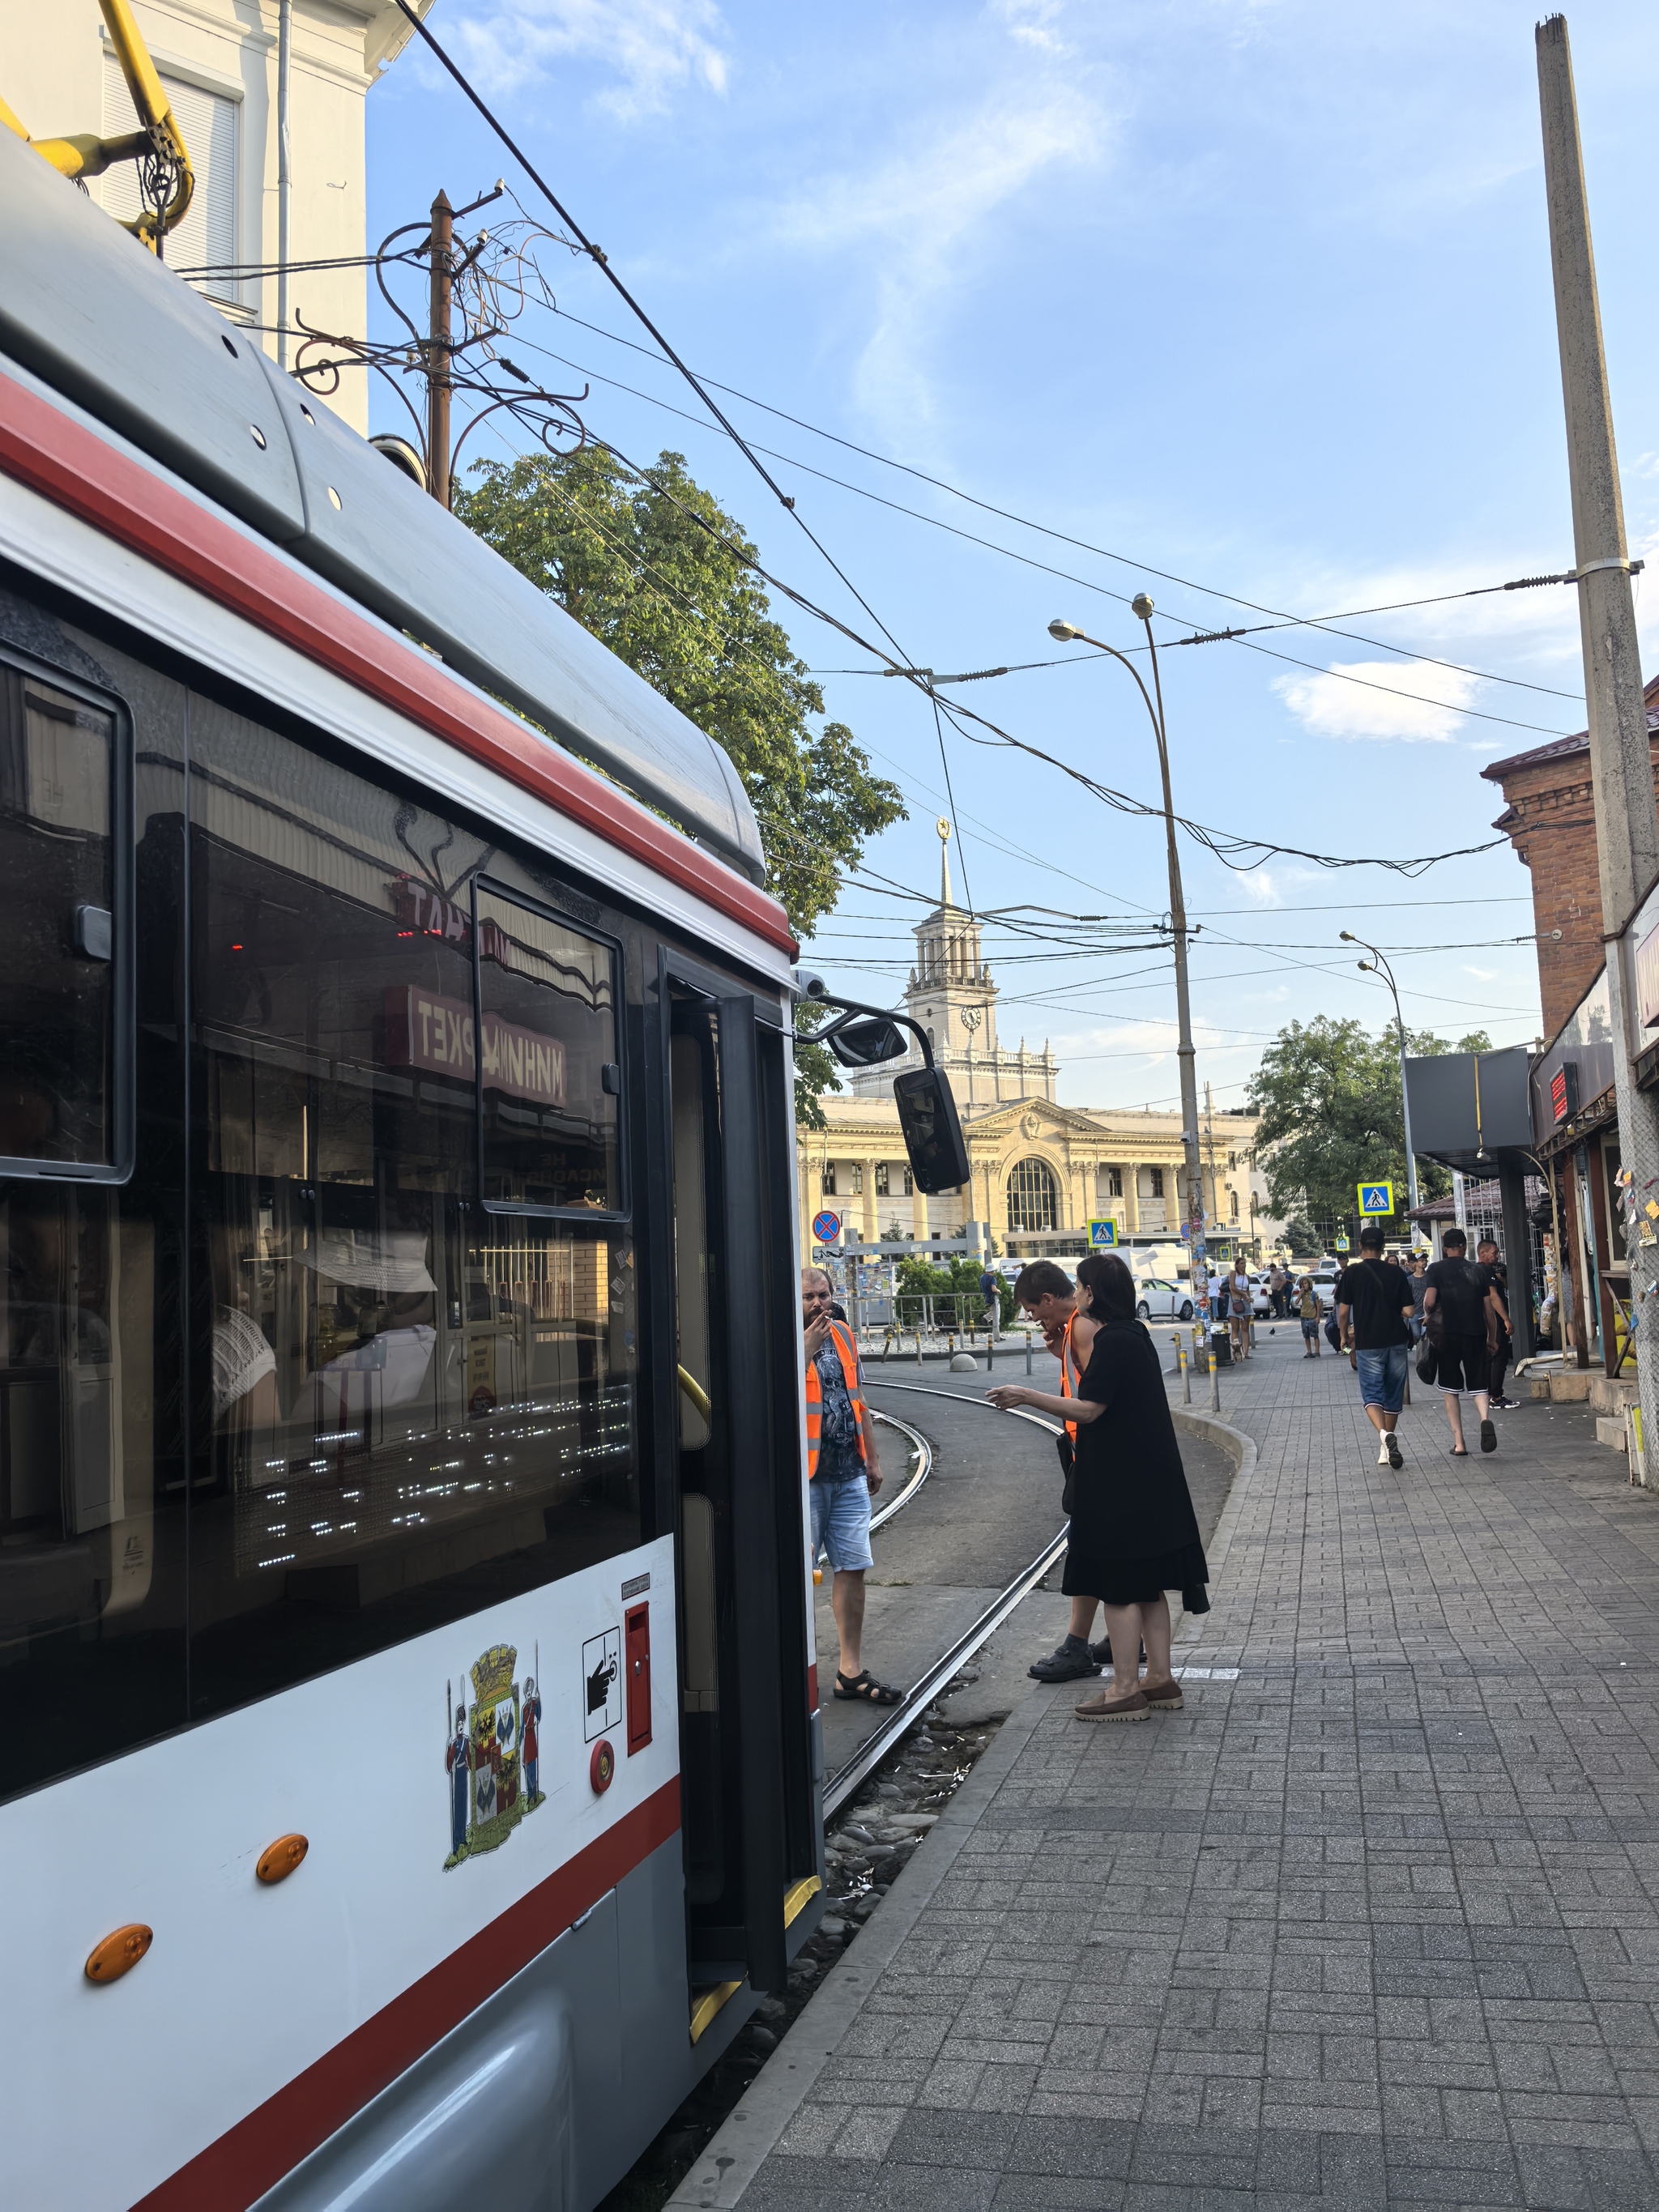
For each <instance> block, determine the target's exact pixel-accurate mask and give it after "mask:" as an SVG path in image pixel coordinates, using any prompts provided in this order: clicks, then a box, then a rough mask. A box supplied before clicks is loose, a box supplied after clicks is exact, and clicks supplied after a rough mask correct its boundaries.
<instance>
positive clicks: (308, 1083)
mask: <svg viewBox="0 0 1659 2212" xmlns="http://www.w3.org/2000/svg"><path fill="white" fill-rule="evenodd" d="M191 732H192V743H191V793H192V798H191V886H192V892H191V896H192V915H193V920H194V931H195V939H194V957H193V975H194V978H195V988H196V993H197V1022H196V1031H195V1035H196V1053H197V1067H198V1073H197V1083H196V1092H195V1095H196V1096H197V1097H201V1098H202V1099H203V1100H204V1102H205V1115H206V1124H207V1126H206V1130H205V1133H204V1181H203V1196H202V1200H201V1212H202V1217H203V1218H202V1221H201V1225H200V1228H199V1230H198V1235H197V1247H196V1250H197V1264H198V1265H199V1266H201V1267H203V1268H204V1270H205V1273H206V1274H207V1277H208V1279H209V1281H210V1285H211V1290H210V1306H211V1313H212V1341H211V1357H210V1358H203V1357H198V1360H197V1370H198V1373H199V1374H200V1376H201V1382H200V1385H199V1388H198V1393H197V1402H196V1406H195V1409H194V1420H195V1426H196V1431H197V1436H198V1437H199V1439H200V1443H199V1447H198V1449H197V1455H196V1463H195V1467H194V1469H193V1475H192V1492H191V1629H192V1660H191V1686H192V1692H193V1697H194V1700H195V1705H196V1710H197V1711H214V1710H217V1709H220V1708H221V1707H222V1706H224V1705H230V1704H234V1703H236V1702H239V1701H240V1699H244V1698H246V1697H249V1696H254V1695H258V1694H260V1693H261V1692H264V1691H266V1690H270V1689H274V1688H278V1687H280V1686H282V1685H283V1683H285V1682H288V1681H293V1680H299V1679H301V1678H302V1677H304V1676H307V1675H311V1674H317V1673H319V1672H321V1671H323V1670H324V1669H325V1668H329V1667H331V1666H335V1665H338V1664H342V1663H343V1662H346V1661H348V1660H349V1659H351V1658H353V1657H356V1656H359V1655H361V1654H362V1653H363V1652H366V1651H369V1650H375V1649H378V1648H380V1647H382V1646H384V1645H386V1644H390V1643H393V1642H395V1641H398V1639H400V1638H404V1637H407V1636H410V1635H414V1634H416V1633H419V1632H422V1631H424V1630H427V1629H428V1628H431V1627H433V1626H437V1625H439V1624H440V1623H441V1622H442V1621H444V1620H450V1619H453V1618H456V1617H458V1616H459V1615H461V1614H465V1613H472V1612H476V1611H477V1610H478V1609H480V1608H481V1607H484V1606H487V1605H489V1604H491V1603H493V1602H495V1601H497V1600H498V1599H501V1598H503V1597H507V1596H511V1595H513V1594H514V1593H515V1592H516V1591H519V1590H521V1589H529V1588H532V1587H534V1586H536V1585H538V1584H540V1583H546V1582H550V1581H551V1580H553V1579H555V1578H556V1577H558V1576H560V1575H562V1574H566V1573H568V1572H570V1571H573V1570H574V1569H575V1568H578V1567H580V1566H585V1565H588V1564H590V1563H591V1562H592V1561H594V1560H597V1559H604V1558H607V1557H609V1556H611V1555H612V1554H613V1553H617V1552H620V1551H623V1550H625V1549H628V1548H630V1547H633V1546H634V1545H635V1544H637V1543H638V1541H639V1530H640V1515H639V1506H638V1496H637V1481H636V1464H635V1371H634V1370H635V1296H634V1255H633V1247H632V1243H631V1241H630V1237H629V1232H628V1231H627V1230H626V1229H625V1227H624V1226H623V1225H619V1224H617V1223H615V1222H608V1221H603V1220H599V1219H584V1218H580V1217H578V1218H572V1217H570V1216H569V1215H566V1216H564V1217H563V1218H557V1219H553V1218H547V1217H546V1216H544V1215H536V1214H527V1213H526V1214H520V1213H496V1212H491V1211H489V1210H486V1209H485V1208H483V1207H482V1206H479V1205H478V1203H477V1194H478V1183H477V1175H478V1161H479V1143H478V1133H479V1115H478V1083H477V1067H476V1065H475V1060H474V1054H473V1052H472V1046H473V1027H474V1021H473V1006H474V987H475V969H474V952H475V945H474V939H475V921H480V922H483V923H485V924H487V925H488V935H487V936H486V934H485V932H484V931H483V930H479V931H478V932H477V935H479V936H481V937H484V938H485V950H486V951H488V950H489V946H490V945H491V944H493V943H495V942H497V939H496V936H495V933H497V932H499V933H501V934H500V939H499V942H500V944H501V946H502V947H503V948H504V949H510V953H511V957H512V958H513V960H514V961H515V962H516V963H520V964H519V965H517V966H515V967H514V968H513V969H512V970H511V975H512V979H513V986H514V990H515V992H516V993H517V995H515V996H507V995H505V994H502V993H501V992H499V991H491V990H490V989H489V987H488V986H487V985H486V986H484V990H485V1004H486V1007H487V1008H488V1009H489V1012H492V1013H494V1014H495V1015H496V1017H497V1018H498V1019H499V1020H500V1021H501V1022H502V1023H505V1022H512V1023H515V1024H518V1025H519V1027H520V1029H521V1030H524V1031H526V1032H529V1031H532V1030H533V1031H536V1032H538V1033H539V1034H540V1035H542V1036H544V1038H551V1039H555V1040H558V1041H560V1042H562V1043H563V1044H564V1046H565V1053H564V1055H563V1066H564V1075H565V1084H564V1091H563V1103H562V1104H556V1103H554V1102H553V1101H552V1100H551V1099H550V1098H548V1097H542V1096H538V1097H537V1098H536V1099H535V1100H534V1101H533V1102H526V1103H533V1105H534V1108H535V1110H536V1113H537V1115H538V1116H539V1115H540V1114H541V1113H542V1110H543V1109H544V1108H545V1109H546V1111H547V1113H548V1115H550V1117H552V1118H551V1119H550V1121H542V1120H540V1119H538V1120H537V1121H536V1122H535V1124H534V1130H533V1136H532V1130H531V1128H530V1127H528V1126H527V1125H525V1124H521V1123H513V1124H511V1125H510V1126H511V1127H512V1130H513V1134H512V1136H511V1139H510V1145H509V1146H508V1149H507V1162H508V1164H506V1165H503V1164H499V1162H500V1155H499V1154H497V1155H493V1156H492V1155H489V1154H488V1153H487V1154H486V1157H487V1158H489V1157H495V1158H497V1160H498V1167H497V1174H498V1176H500V1177H501V1178H502V1179H503V1180H505V1179H506V1178H507V1176H508V1174H509V1172H510V1174H511V1176H512V1177H513V1178H514V1180H513V1183H512V1194H513V1196H514V1197H515V1198H521V1197H523V1196H524V1195H526V1194H534V1195H537V1196H539V1195H541V1194H544V1193H545V1192H547V1191H549V1190H551V1189H556V1190H558V1191H559V1192H560V1193H561V1194H564V1193H567V1192H568V1190H569V1189H570V1188H572V1183H571V1181H570V1180H569V1178H570V1177H572V1176H579V1182H578V1184H577V1186H576V1187H577V1188H579V1190H580V1192H581V1193H584V1194H585V1193H587V1192H590V1191H591V1192H593V1193H595V1194H599V1195H601V1196H604V1197H608V1196H610V1194H611V1193H612V1192H613V1190H614V1186H615V1173H616V1170H615V1157H616V1123H615V1117H614V1109H615V1104H616V1101H615V1098H614V1097H613V1096H611V1094H610V1093H607V1092H605V1091H602V1090H601V1089H600V1084H601V1076H600V1068H601V1066H602V1065H603V1064H604V1063H605V1062H606V1061H607V1060H614V1057H615V1049H614V1043H611V1042H606V1041H607V1040H610V1039H611V1038H613V1036H614V1030H613V1027H612V1022H613V1016H612V1014H611V1003H610V994H611V988H612V975H611V954H610V951H609V950H608V948H604V947H596V946H594V945H592V941H591V940H588V939H579V938H576V937H575V936H574V935H573V934H572V933H569V932H568V931H566V932H563V933H562V934H556V933H555V932H554V930H553V927H552V925H550V924H549V923H546V922H544V921H543V920H542V919H541V918H540V917H539V916H538V915H534V914H532V913H530V912H529V911H528V910H522V909H520V908H517V907H516V906H514V905H513V902H509V901H506V900H503V899H499V898H494V897H492V899H491V900H490V901H489V902H488V903H486V902H484V901H483V899H482V898H480V900H479V901H478V910H477V915H476V916H475V911H474V902H473V899H472V897H471V878H472V876H473V875H474V874H475V873H476V872H477V869H478V868H479V867H480V866H482V865H483V861H484V860H485V858H486V857H487V855H488V852H489V848H487V847H485V846H484V845H483V842H482V841H480V840H479V839H478V838H477V837H476V836H472V835H471V833H470V832H469V831H466V830H465V829H463V828H462V827H461V826H460V825H459V824H457V823H451V822H449V821H447V819H445V818H443V817H437V816H435V815H433V814H430V813H428V812H426V811H422V810H421V809H418V808H416V807H415V806H413V805H410V804H408V803H406V802H402V801H400V800H399V799H398V798H397V797H396V796H395V795H394V794H392V793H386V792H384V791H382V790H380V788H379V787H376V786H374V785H373V784H371V783H369V782H368V781H366V780H365V779H363V778H362V777H359V776H357V775H355V774H353V773H351V772H349V770H347V769H343V768H339V767H336V766H334V765H332V764H331V763H327V762H325V761H323V760H321V759H319V758H318V757H315V756H313V755H312V754H310V753H308V752H307V751H306V750H303V749H302V748H301V747H300V746H298V745H296V744H290V743H289V741H287V740H286V739H284V738H279V737H277V736H276V735H275V734H274V733H272V732H270V731H267V730H264V729H261V728H259V727H258V726H255V725H253V724H251V723H248V722H244V721H240V720H238V718H236V717H235V716H234V715H232V714H228V713H226V712H223V711H222V710H221V709H219V708H215V707H212V706H210V705H209V704H208V703H206V702H201V703H200V704H199V705H198V707H197V711H196V713H195V714H194V717H193V720H192V725H191ZM556 963H558V964H557V965H556ZM483 964H484V968H485V969H486V971H488V970H489V969H490V967H491V966H492V964H494V965H495V966H497V967H499V966H500V964H501V963H499V962H496V963H491V962H490V961H489V960H486V962H485V963H483ZM501 972H502V974H503V975H506V974H507V970H506V969H502V970H501ZM553 973H556V974H557V975H559V977H560V978H561V981H558V982H555V981H549V980H545V977H546V975H550V974H553ZM572 976H574V979H575V981H574V982H572V981H570V980H569V979H570V977H572ZM572 1006H574V1007H575V1008H576V1012H577V1014H579V1015H580V1021H579V1020H578V1019H577V1018H576V1017H575V1015H573V1013H572V1012H571V1007H572ZM582 1024H586V1028H584V1027H583V1026H582ZM590 1066H591V1069H592V1089H593V1091H594V1093H595V1094H596V1095H597V1098H599V1099H603V1101H604V1103H605V1105H606V1106H607V1107H609V1108H610V1109H611V1114H610V1115H608V1116H607V1115H602V1114H600V1113H599V1112H598V1111H596V1110H594V1107H595V1101H592V1100H590V1099H589V1098H588V1097H587V1095H586V1071H587V1070H588V1069H589V1067H590ZM486 1073H487V1071H486ZM541 1088H542V1090H543V1091H553V1090H554V1089H556V1086H555V1085H552V1084H551V1083H548V1084H545V1085H542V1086H541ZM510 1096H511V1094H508V1097H509V1098H510ZM489 1097H490V1094H489V1091H488V1090H486V1092H485V1099H486V1107H487V1108H488V1105H489ZM573 1103H580V1108H581V1117H582V1118H580V1121H579V1122H578V1124H577V1137H578V1138H579V1139H580V1144H581V1145H583V1146H586V1151H580V1150H579V1149H578V1146H577V1143H576V1139H573V1138H572V1137H571V1136H570V1133H569V1130H568V1127H567V1124H566V1121H562V1120H560V1119H558V1118H557V1117H559V1116H560V1115H565V1116H566V1117H567V1119H568V1111H569V1109H570V1107H571V1105H572V1104H573ZM594 1127H598V1129H599V1131H601V1132H602V1135H601V1136H599V1137H597V1138H596V1137H595V1136H594V1135H593V1133H592V1131H593V1128H594ZM573 1161H574V1162H577V1163H578V1165H577V1166H573V1165H571V1163H572V1162H573ZM548 1162H550V1163H551V1164H546V1163H548ZM578 1202H580V1199H579V1201H578Z"/></svg>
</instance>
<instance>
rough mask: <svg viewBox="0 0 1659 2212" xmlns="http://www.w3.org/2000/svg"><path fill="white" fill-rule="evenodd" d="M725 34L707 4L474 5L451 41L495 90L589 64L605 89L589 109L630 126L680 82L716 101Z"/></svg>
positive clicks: (545, 0)
mask: <svg viewBox="0 0 1659 2212" xmlns="http://www.w3.org/2000/svg"><path fill="white" fill-rule="evenodd" d="M725 31H726V25H725V23H724V21H723V20H722V18H721V15H720V9H718V8H717V7H715V6H714V0H483V5H482V6H481V7H480V8H479V9H478V10H477V13H476V14H475V15H473V16H472V17H471V19H470V20H467V21H463V22H461V23H460V24H459V25H458V26H457V27H456V31H455V33H454V37H455V43H456V44H457V46H459V47H460V48H461V49H462V51H463V52H464V53H465V56H466V58H467V61H468V63H469V64H470V66H471V70H472V71H473V73H474V74H475V75H476V76H478V77H479V78H481V79H482V80H483V83H484V84H485V85H486V87H487V88H489V89H490V90H492V91H496V92H500V91H506V90H510V89H513V88H517V87H520V86H522V85H523V84H524V83H525V82H526V80H527V79H534V78H537V77H544V76H547V75H549V74H550V72H551V71H552V70H554V69H556V68H559V67H562V66H567V65H568V64H571V63H573V62H574V63H580V62H587V63H597V64H599V67H600V69H601V70H603V71H604V72H605V75H606V76H607V77H608V78H609V79H610V80H611V81H610V82H608V83H607V84H606V85H605V88H604V89H603V90H601V91H599V92H598V93H596V94H594V96H593V98H594V104H595V106H599V107H604V108H608V109H609V110H610V111H611V113H612V114H613V115H615V116H617V118H619V120H621V121H623V122H627V123H631V122H635V121H637V120H638V119H639V118H641V116H646V115H658V114H660V113H661V112H663V111H664V110H665V108H666V107H667V106H668V104H669V100H670V96H671V94H673V93H675V92H677V91H678V90H679V89H680V88H681V87H682V86H684V85H687V84H693V85H701V86H702V88H704V89H705V90H707V91H709V92H715V93H723V92H724V91H725V90H726V68H727V64H726V52H725V51H724V48H723V46H722V45H721V43H720V41H721V40H722V38H723V37H724V34H725Z"/></svg>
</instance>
